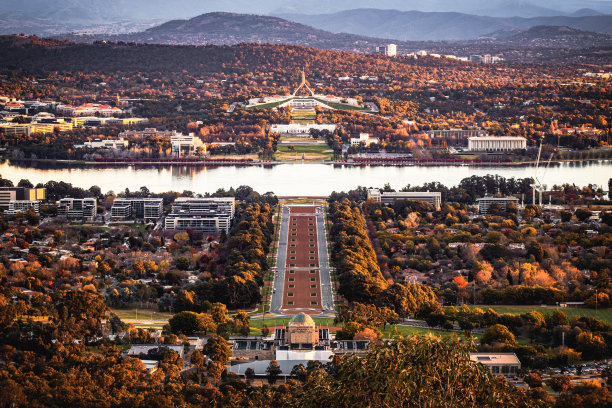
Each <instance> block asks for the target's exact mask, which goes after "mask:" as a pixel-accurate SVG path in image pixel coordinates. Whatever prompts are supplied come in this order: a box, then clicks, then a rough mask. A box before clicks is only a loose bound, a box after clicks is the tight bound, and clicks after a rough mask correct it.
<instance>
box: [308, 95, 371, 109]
mask: <svg viewBox="0 0 612 408" xmlns="http://www.w3.org/2000/svg"><path fill="white" fill-rule="evenodd" d="M315 99H316V100H317V101H319V102H321V103H324V104H326V105H327V106H329V107H330V108H332V109H337V110H352V111H361V112H371V111H370V109H368V108H362V107H359V106H353V105H345V104H343V103H334V102H328V101H324V100H321V99H318V98H315Z"/></svg>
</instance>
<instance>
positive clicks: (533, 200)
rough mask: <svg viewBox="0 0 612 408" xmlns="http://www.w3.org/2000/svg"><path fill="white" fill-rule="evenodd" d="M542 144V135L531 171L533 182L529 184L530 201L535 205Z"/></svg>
mask: <svg viewBox="0 0 612 408" xmlns="http://www.w3.org/2000/svg"><path fill="white" fill-rule="evenodd" d="M543 145H544V136H542V138H541V139H540V148H539V149H538V158H537V159H536V165H535V171H534V173H533V183H532V184H531V192H532V200H531V203H532V204H533V205H536V189H537V188H538V186H537V185H536V183H537V180H538V168H539V167H540V157H542V146H543Z"/></svg>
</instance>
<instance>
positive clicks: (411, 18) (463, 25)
mask: <svg viewBox="0 0 612 408" xmlns="http://www.w3.org/2000/svg"><path fill="white" fill-rule="evenodd" d="M281 17H283V18H285V19H287V20H291V21H295V22H298V23H302V24H305V25H309V26H312V27H315V28H319V29H322V30H326V31H331V32H335V33H350V34H356V35H363V36H369V37H380V38H394V39H397V40H401V41H415V40H419V41H425V40H430V41H454V40H471V39H475V38H478V37H481V36H485V35H487V34H490V33H492V32H496V31H499V30H521V31H522V30H528V29H530V28H532V27H535V26H542V25H544V26H567V27H571V28H575V29H578V30H587V31H594V32H600V33H612V15H597V16H586V17H566V16H556V17H534V18H523V17H486V16H476V15H471V14H462V13H439V12H433V13H430V12H421V11H397V10H379V9H356V10H348V11H341V12H338V13H333V14H319V15H306V14H289V15H282V16H281Z"/></svg>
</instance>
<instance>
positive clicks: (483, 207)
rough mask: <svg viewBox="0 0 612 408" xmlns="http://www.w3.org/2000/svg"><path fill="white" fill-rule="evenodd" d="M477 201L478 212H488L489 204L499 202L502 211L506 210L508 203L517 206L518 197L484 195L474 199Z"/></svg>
mask: <svg viewBox="0 0 612 408" xmlns="http://www.w3.org/2000/svg"><path fill="white" fill-rule="evenodd" d="M476 202H477V203H478V213H479V214H488V213H489V209H490V208H491V205H493V204H499V205H500V206H501V209H502V210H503V211H506V210H507V208H508V204H514V205H516V206H518V198H516V197H484V198H478V199H476Z"/></svg>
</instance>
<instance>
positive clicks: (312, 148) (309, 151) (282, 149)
mask: <svg viewBox="0 0 612 408" xmlns="http://www.w3.org/2000/svg"><path fill="white" fill-rule="evenodd" d="M289 146H293V147H294V149H295V150H290V149H289ZM302 154H304V158H305V160H331V159H332V157H333V155H334V152H333V150H332V149H330V148H329V146H328V145H326V144H320V143H312V144H311V143H304V144H298V143H296V144H294V145H288V144H279V145H278V150H277V152H276V153H275V155H274V156H275V158H276V159H280V160H302Z"/></svg>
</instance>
